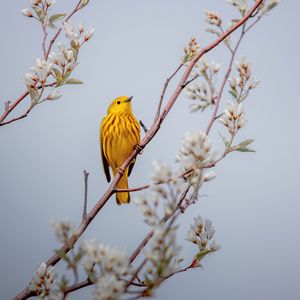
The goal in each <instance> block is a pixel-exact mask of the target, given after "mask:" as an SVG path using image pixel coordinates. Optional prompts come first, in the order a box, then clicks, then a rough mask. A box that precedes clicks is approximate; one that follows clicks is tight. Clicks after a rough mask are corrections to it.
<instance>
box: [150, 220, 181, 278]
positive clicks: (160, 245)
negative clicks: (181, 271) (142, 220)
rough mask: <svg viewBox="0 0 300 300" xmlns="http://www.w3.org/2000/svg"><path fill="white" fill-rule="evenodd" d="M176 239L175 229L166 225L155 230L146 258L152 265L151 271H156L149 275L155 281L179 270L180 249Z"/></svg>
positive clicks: (161, 225)
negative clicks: (177, 258)
mask: <svg viewBox="0 0 300 300" xmlns="http://www.w3.org/2000/svg"><path fill="white" fill-rule="evenodd" d="M175 237H176V235H175V228H168V226H167V225H166V224H160V225H158V226H157V227H155V228H154V234H153V237H152V239H151V243H150V247H149V248H148V249H147V250H146V251H145V256H146V257H147V259H148V260H149V262H150V263H151V264H152V268H151V269H154V270H156V272H151V274H148V275H149V276H151V277H152V280H153V281H155V280H156V279H158V278H161V277H162V278H163V277H165V276H167V275H168V274H171V273H172V272H174V271H176V269H177V268H178V264H177V263H176V262H177V260H176V257H178V255H179V251H180V247H178V246H177V245H176V239H175ZM157 268H159V270H157Z"/></svg>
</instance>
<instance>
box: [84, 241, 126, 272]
mask: <svg viewBox="0 0 300 300" xmlns="http://www.w3.org/2000/svg"><path fill="white" fill-rule="evenodd" d="M82 249H83V251H84V252H85V254H86V256H87V258H88V261H87V262H85V267H86V269H87V270H88V269H89V267H90V266H91V264H99V265H100V266H101V270H102V272H104V273H106V272H112V273H114V274H115V275H117V276H121V275H126V274H127V273H128V272H129V270H130V268H129V265H128V258H127V255H126V253H125V252H124V251H121V250H119V249H116V248H112V247H109V246H107V245H104V244H99V243H97V242H96V241H94V240H92V241H90V242H85V243H84V244H83V245H82Z"/></svg>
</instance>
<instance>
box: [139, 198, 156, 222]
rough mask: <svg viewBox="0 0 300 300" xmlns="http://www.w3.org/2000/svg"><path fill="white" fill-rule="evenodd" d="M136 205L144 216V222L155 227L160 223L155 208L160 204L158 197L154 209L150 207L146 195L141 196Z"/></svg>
mask: <svg viewBox="0 0 300 300" xmlns="http://www.w3.org/2000/svg"><path fill="white" fill-rule="evenodd" d="M154 196H155V195H154ZM135 204H136V205H137V206H138V208H139V209H140V211H141V213H142V214H143V216H144V220H145V222H146V223H147V224H149V225H151V226H154V225H156V224H157V223H158V222H159V217H158V215H157V213H156V210H155V207H156V206H157V204H158V199H157V198H156V197H155V203H154V208H153V207H151V206H150V204H149V202H148V200H147V198H146V196H145V194H141V195H139V197H138V198H136V199H135Z"/></svg>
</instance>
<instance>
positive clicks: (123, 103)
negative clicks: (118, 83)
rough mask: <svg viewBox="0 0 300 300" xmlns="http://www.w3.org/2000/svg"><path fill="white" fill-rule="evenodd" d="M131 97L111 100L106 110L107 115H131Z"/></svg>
mask: <svg viewBox="0 0 300 300" xmlns="http://www.w3.org/2000/svg"><path fill="white" fill-rule="evenodd" d="M131 99H132V96H131V97H128V96H120V97H118V98H116V99H115V100H113V102H112V103H111V105H110V106H109V108H108V111H107V113H108V114H110V113H115V114H123V113H131V112H132V110H131Z"/></svg>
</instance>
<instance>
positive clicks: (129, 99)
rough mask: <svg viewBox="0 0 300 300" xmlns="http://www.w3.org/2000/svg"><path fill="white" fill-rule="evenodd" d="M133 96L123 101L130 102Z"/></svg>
mask: <svg viewBox="0 0 300 300" xmlns="http://www.w3.org/2000/svg"><path fill="white" fill-rule="evenodd" d="M132 98H133V96H130V97H128V99H127V100H126V101H125V102H130V101H131V100H132Z"/></svg>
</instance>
